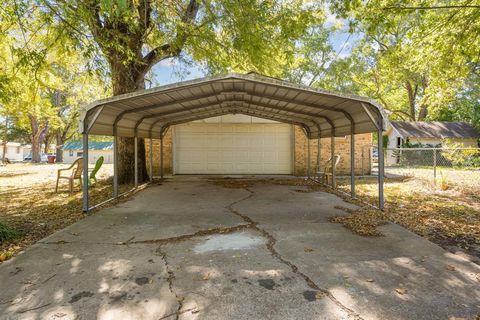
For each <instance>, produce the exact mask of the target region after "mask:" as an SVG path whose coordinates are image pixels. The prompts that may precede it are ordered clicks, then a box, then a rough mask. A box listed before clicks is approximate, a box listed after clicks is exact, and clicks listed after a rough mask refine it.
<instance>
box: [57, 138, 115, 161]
mask: <svg viewBox="0 0 480 320" xmlns="http://www.w3.org/2000/svg"><path fill="white" fill-rule="evenodd" d="M88 150H89V151H88V162H89V163H95V162H96V161H97V159H98V158H100V157H101V156H103V158H104V163H113V142H111V141H89V142H88ZM82 156H83V145H82V142H81V141H70V142H67V143H65V144H64V145H63V162H64V163H73V162H74V161H75V160H77V159H78V158H81V157H82Z"/></svg>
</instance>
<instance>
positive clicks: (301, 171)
mask: <svg viewBox="0 0 480 320" xmlns="http://www.w3.org/2000/svg"><path fill="white" fill-rule="evenodd" d="M330 141H331V139H330V138H324V139H320V163H321V164H323V163H325V162H326V161H327V160H328V159H330ZM372 143H373V141H372V135H371V134H370V133H365V134H357V135H355V174H357V175H361V174H369V173H370V161H369V157H368V155H369V149H368V146H371V145H372ZM317 146H318V142H317V140H316V139H313V140H310V166H311V168H312V170H313V168H315V167H316V165H317V155H318V147H317ZM307 152H308V139H307V137H305V134H304V133H303V131H302V129H300V127H298V126H295V166H294V174H295V175H297V176H304V175H306V171H307V159H308V155H307ZM362 152H363V154H364V156H362ZM335 154H338V155H340V162H339V163H338V166H337V173H338V174H340V175H341V174H347V175H348V174H350V136H348V137H341V138H335ZM362 160H363V163H362ZM362 165H363V166H362Z"/></svg>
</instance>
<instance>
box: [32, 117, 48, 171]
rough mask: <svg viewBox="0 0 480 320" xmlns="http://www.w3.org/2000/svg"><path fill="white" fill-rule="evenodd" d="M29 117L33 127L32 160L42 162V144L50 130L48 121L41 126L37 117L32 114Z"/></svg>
mask: <svg viewBox="0 0 480 320" xmlns="http://www.w3.org/2000/svg"><path fill="white" fill-rule="evenodd" d="M29 119H30V126H31V129H32V134H31V139H32V162H40V161H42V157H41V156H40V151H41V145H42V141H43V139H44V138H45V134H46V132H47V130H48V122H47V123H46V124H45V125H44V126H43V127H40V125H39V123H38V119H37V118H35V117H34V116H31V115H30V116H29Z"/></svg>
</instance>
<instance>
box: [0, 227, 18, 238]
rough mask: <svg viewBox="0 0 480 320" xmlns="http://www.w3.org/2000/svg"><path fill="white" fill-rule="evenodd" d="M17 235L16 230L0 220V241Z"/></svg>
mask: <svg viewBox="0 0 480 320" xmlns="http://www.w3.org/2000/svg"><path fill="white" fill-rule="evenodd" d="M17 236H18V231H17V230H15V229H14V228H12V227H9V226H7V225H6V224H4V223H2V222H0V242H3V241H7V240H11V239H13V238H15V237H17Z"/></svg>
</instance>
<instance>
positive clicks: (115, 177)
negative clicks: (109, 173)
mask: <svg viewBox="0 0 480 320" xmlns="http://www.w3.org/2000/svg"><path fill="white" fill-rule="evenodd" d="M115 131H116V130H115ZM113 197H114V198H116V197H118V137H117V135H116V134H115V135H114V137H113Z"/></svg>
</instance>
